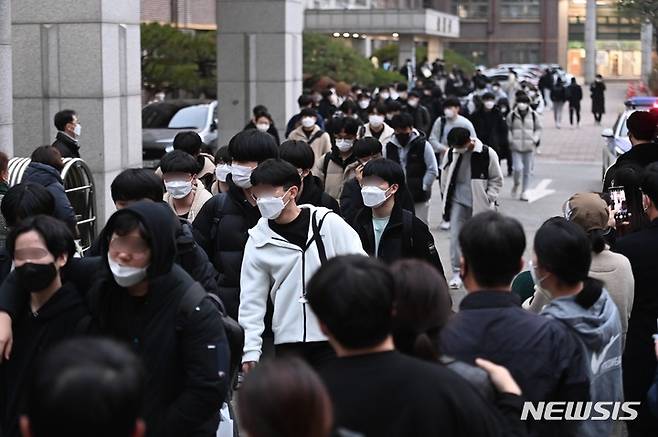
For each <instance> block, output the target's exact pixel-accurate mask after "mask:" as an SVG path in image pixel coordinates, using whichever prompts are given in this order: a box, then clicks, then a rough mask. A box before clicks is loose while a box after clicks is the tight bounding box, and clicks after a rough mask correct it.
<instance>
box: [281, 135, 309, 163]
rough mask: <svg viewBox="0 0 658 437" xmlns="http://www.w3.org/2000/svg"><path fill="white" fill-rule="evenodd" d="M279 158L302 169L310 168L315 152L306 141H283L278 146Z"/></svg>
mask: <svg viewBox="0 0 658 437" xmlns="http://www.w3.org/2000/svg"><path fill="white" fill-rule="evenodd" d="M279 158H281V159H283V160H284V161H287V162H289V163H291V164H292V165H294V166H295V167H297V168H301V169H302V170H310V169H311V168H313V164H315V154H314V153H313V149H312V148H311V146H309V145H308V143H307V142H306V141H295V140H288V141H284V142H283V143H281V146H279Z"/></svg>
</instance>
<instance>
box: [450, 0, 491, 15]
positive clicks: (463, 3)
mask: <svg viewBox="0 0 658 437" xmlns="http://www.w3.org/2000/svg"><path fill="white" fill-rule="evenodd" d="M452 6H453V11H454V13H455V14H456V15H458V16H459V18H487V17H488V16H489V1H488V0H459V1H457V0H455V1H453V2H452Z"/></svg>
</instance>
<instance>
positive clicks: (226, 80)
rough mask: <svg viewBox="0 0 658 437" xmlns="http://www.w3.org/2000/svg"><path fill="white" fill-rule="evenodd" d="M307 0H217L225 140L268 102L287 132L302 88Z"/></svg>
mask: <svg viewBox="0 0 658 437" xmlns="http://www.w3.org/2000/svg"><path fill="white" fill-rule="evenodd" d="M302 6H303V5H302V2H301V0H217V27H218V30H217V96H218V100H219V102H220V103H219V144H220V145H223V144H227V143H228V140H229V139H231V137H232V136H233V135H235V134H236V133H238V132H239V131H240V130H242V128H243V127H244V125H245V124H246V122H247V121H248V120H249V118H250V117H251V109H252V108H253V107H254V106H255V105H258V104H261V105H265V106H266V107H267V108H268V109H269V110H270V113H271V114H272V117H273V119H274V123H275V124H276V126H277V127H278V128H279V132H280V133H281V135H283V133H284V130H285V126H286V122H287V121H288V119H289V118H290V117H291V116H292V115H293V114H295V113H296V112H297V111H298V107H297V98H298V97H299V95H300V94H301V93H302V30H303V27H304V13H303V7H302Z"/></svg>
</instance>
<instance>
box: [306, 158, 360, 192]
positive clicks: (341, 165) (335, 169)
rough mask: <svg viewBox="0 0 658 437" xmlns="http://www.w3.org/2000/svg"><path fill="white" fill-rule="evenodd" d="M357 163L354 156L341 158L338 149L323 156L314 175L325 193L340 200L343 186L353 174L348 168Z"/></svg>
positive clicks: (314, 170)
mask: <svg viewBox="0 0 658 437" xmlns="http://www.w3.org/2000/svg"><path fill="white" fill-rule="evenodd" d="M354 162H356V157H355V156H354V155H350V156H348V157H347V158H346V159H345V160H343V158H341V157H340V153H339V152H338V149H337V148H335V147H334V148H333V149H332V150H331V152H328V153H327V154H326V155H324V156H322V157H321V158H320V159H318V160H317V161H316V162H315V166H314V167H313V170H312V173H313V175H314V176H317V177H318V178H319V179H320V182H321V183H322V186H323V187H324V191H325V192H326V193H327V194H328V195H330V196H331V197H333V198H334V199H336V200H338V199H340V193H341V191H342V190H343V185H344V184H345V182H346V181H347V180H348V179H349V178H350V177H349V176H350V174H353V170H350V171H348V170H347V169H348V167H349V166H350V165H351V164H353V163H354Z"/></svg>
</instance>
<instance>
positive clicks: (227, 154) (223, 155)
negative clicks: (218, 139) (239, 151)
mask: <svg viewBox="0 0 658 437" xmlns="http://www.w3.org/2000/svg"><path fill="white" fill-rule="evenodd" d="M231 161H232V158H231V151H230V150H229V149H228V146H222V147H220V148H219V149H217V151H216V152H215V164H221V163H225V164H230V163H231Z"/></svg>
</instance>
